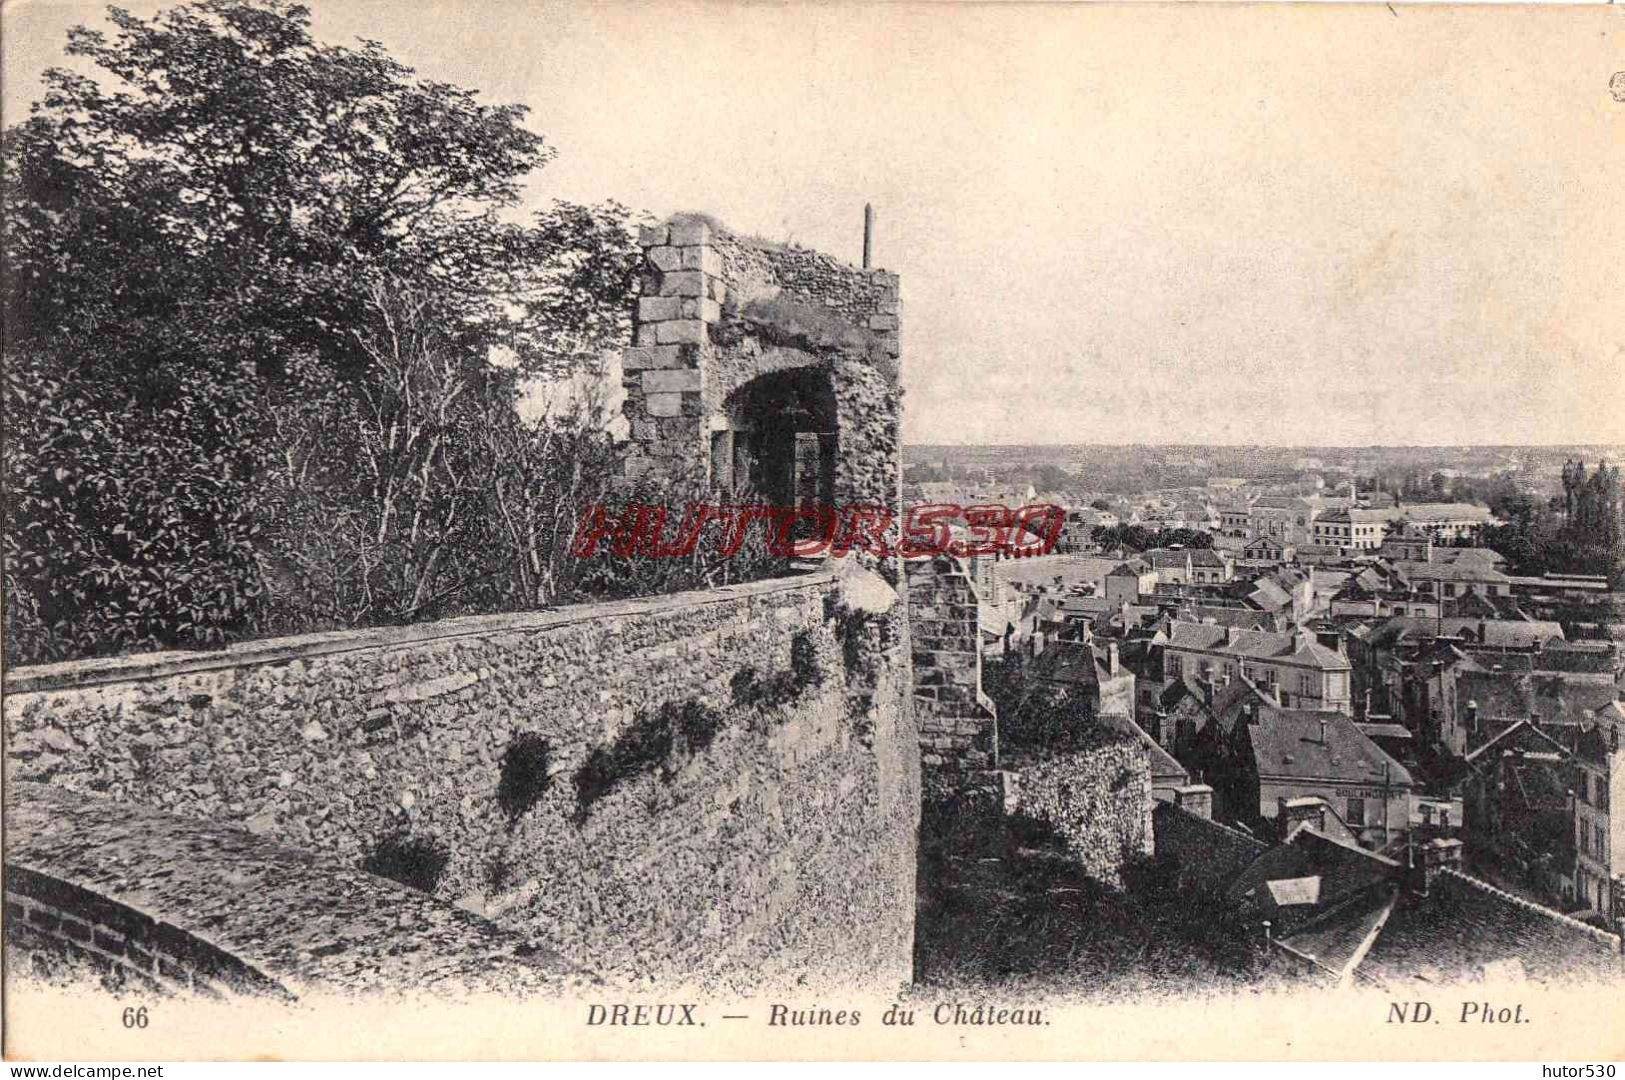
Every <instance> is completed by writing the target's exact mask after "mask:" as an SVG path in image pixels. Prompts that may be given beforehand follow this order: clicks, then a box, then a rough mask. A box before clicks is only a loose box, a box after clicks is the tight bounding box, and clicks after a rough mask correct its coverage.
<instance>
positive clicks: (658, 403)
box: [643, 393, 683, 416]
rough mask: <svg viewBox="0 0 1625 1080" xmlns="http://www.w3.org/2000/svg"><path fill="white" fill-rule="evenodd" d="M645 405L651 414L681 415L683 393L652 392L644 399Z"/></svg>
mask: <svg viewBox="0 0 1625 1080" xmlns="http://www.w3.org/2000/svg"><path fill="white" fill-rule="evenodd" d="M643 406H644V408H646V409H648V410H649V415H650V416H681V415H682V413H683V395H682V394H680V393H670V394H650V395H649V396H648V397H647V398H645V399H644V401H643Z"/></svg>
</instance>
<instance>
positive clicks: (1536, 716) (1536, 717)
mask: <svg viewBox="0 0 1625 1080" xmlns="http://www.w3.org/2000/svg"><path fill="white" fill-rule="evenodd" d="M1529 726H1530V727H1540V713H1538V712H1536V711H1534V710H1533V709H1531V710H1530V711H1529Z"/></svg>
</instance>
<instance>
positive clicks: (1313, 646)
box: [1168, 622, 1349, 671]
mask: <svg viewBox="0 0 1625 1080" xmlns="http://www.w3.org/2000/svg"><path fill="white" fill-rule="evenodd" d="M1168 646H1169V648H1173V649H1193V650H1201V651H1204V652H1215V653H1220V654H1224V655H1229V656H1235V657H1238V658H1242V659H1251V660H1291V661H1294V662H1296V663H1299V664H1306V665H1312V666H1314V667H1317V668H1320V669H1321V670H1324V671H1342V670H1346V669H1347V668H1348V667H1349V662H1348V659H1347V658H1346V657H1344V656H1342V655H1340V654H1338V653H1336V652H1333V651H1332V650H1331V649H1328V648H1327V647H1326V646H1324V645H1322V644H1320V643H1319V642H1317V641H1315V640H1314V638H1312V637H1308V636H1307V635H1293V634H1277V633H1272V632H1270V631H1267V630H1236V629H1233V628H1230V627H1223V626H1209V625H1206V624H1204V623H1188V622H1175V623H1173V624H1172V625H1170V626H1169V628H1168Z"/></svg>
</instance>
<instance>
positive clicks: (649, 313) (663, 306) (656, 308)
mask: <svg viewBox="0 0 1625 1080" xmlns="http://www.w3.org/2000/svg"><path fill="white" fill-rule="evenodd" d="M682 308H683V299H682V297H680V296H644V297H639V298H638V318H639V319H640V320H642V321H643V322H660V321H661V320H662V319H677V318H681V317H682Z"/></svg>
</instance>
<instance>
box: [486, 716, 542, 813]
mask: <svg viewBox="0 0 1625 1080" xmlns="http://www.w3.org/2000/svg"><path fill="white" fill-rule="evenodd" d="M552 753H553V747H552V744H551V743H549V742H548V741H547V740H546V739H544V738H543V737H542V736H540V735H538V734H537V733H536V732H534V731H521V732H519V733H518V734H516V735H515V736H514V737H513V739H512V740H511V741H510V742H509V743H508V749H507V750H506V751H504V752H503V754H502V775H501V779H500V780H498V781H497V805H498V806H499V807H500V808H501V809H502V813H503V816H504V817H506V818H507V819H508V827H509V828H510V829H511V828H513V826H514V825H515V824H516V823H517V822H518V821H519V819H520V818H521V817H523V816H524V815H525V813H526V811H528V810H529V809H530V808H531V807H532V806H535V805H536V802H537V800H539V799H540V798H541V797H542V794H543V793H544V792H545V791H546V790H547V785H548V781H549V779H550V777H549V775H548V765H549V764H550V763H551V761H552Z"/></svg>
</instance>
